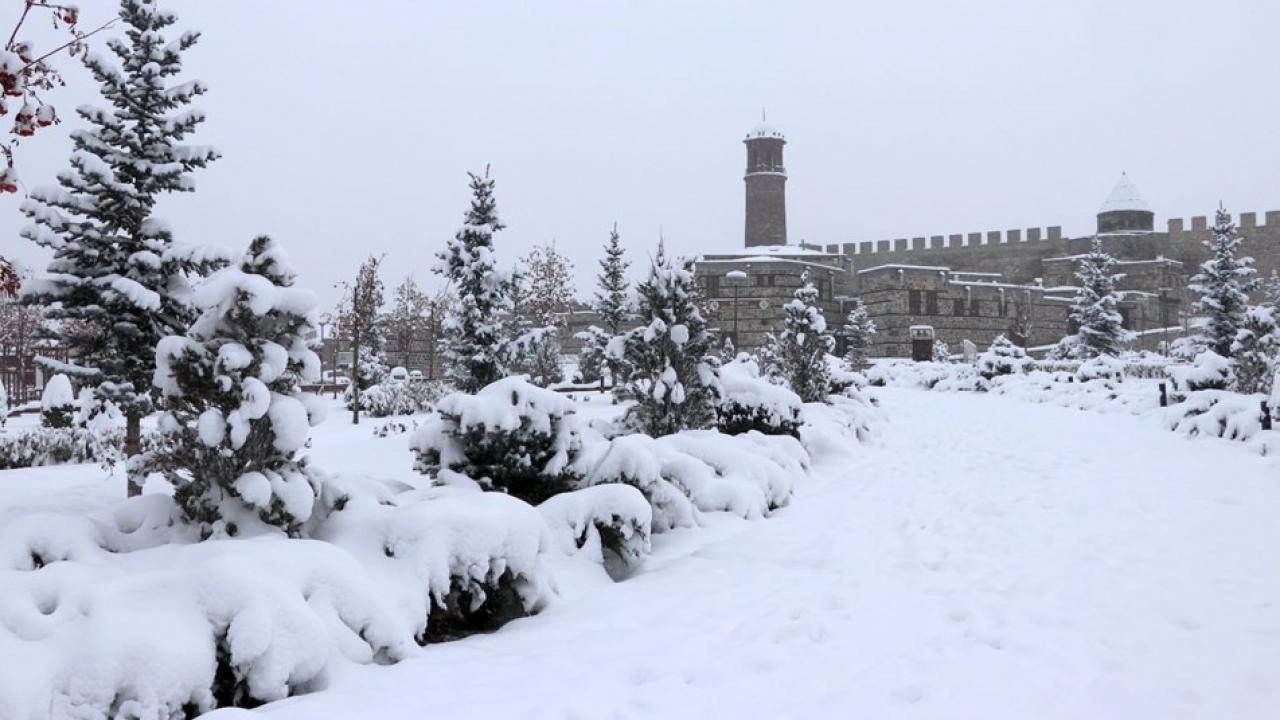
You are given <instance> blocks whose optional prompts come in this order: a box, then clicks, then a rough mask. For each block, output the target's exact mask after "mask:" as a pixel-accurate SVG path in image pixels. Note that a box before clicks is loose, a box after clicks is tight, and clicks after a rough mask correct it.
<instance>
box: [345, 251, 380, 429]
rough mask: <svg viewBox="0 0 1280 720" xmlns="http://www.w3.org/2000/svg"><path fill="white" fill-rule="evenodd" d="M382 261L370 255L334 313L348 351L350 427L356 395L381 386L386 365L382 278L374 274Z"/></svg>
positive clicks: (354, 416) (356, 409)
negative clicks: (384, 356)
mask: <svg viewBox="0 0 1280 720" xmlns="http://www.w3.org/2000/svg"><path fill="white" fill-rule="evenodd" d="M381 265H382V257H381V256H378V257H374V256H373V255H370V256H369V257H368V258H367V259H366V260H365V261H364V262H363V263H361V264H360V269H359V270H358V271H356V281H355V283H352V284H346V295H345V296H344V297H343V299H342V305H341V306H340V308H339V311H338V328H339V332H341V333H343V334H344V335H345V336H346V338H347V342H348V343H349V344H350V347H351V372H352V378H351V385H350V386H349V388H348V392H349V393H350V398H349V399H348V402H347V407H349V408H350V409H351V423H352V424H353V425H358V424H360V409H361V404H360V393H361V392H362V391H364V390H368V389H369V388H371V387H373V386H374V385H377V384H378V383H380V382H382V378H383V377H384V376H385V375H386V368H387V366H386V363H385V362H384V361H383V359H382V327H381V323H380V322H379V312H380V311H381V310H382V303H383V299H384V298H383V288H382V278H380V277H378V270H379V268H380V267H381Z"/></svg>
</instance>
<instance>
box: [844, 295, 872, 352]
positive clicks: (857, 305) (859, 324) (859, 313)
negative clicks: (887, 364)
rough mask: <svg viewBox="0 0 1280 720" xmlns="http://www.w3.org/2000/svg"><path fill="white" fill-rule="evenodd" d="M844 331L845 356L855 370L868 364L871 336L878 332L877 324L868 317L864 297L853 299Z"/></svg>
mask: <svg viewBox="0 0 1280 720" xmlns="http://www.w3.org/2000/svg"><path fill="white" fill-rule="evenodd" d="M843 332H844V337H845V353H844V357H845V359H846V360H848V361H849V365H850V366H851V367H853V369H854V370H860V369H861V368H862V367H864V366H865V365H866V364H867V350H868V349H869V348H870V347H871V336H872V335H875V334H876V324H875V323H874V322H873V321H872V320H871V318H870V317H868V315H867V306H866V305H865V304H864V303H863V302H862V298H854V299H853V308H852V309H850V310H849V314H848V316H847V317H846V318H845V321H844V328H843Z"/></svg>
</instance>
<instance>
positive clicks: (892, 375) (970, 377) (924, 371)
mask: <svg viewBox="0 0 1280 720" xmlns="http://www.w3.org/2000/svg"><path fill="white" fill-rule="evenodd" d="M866 378H867V383H868V384H870V385H871V386H872V387H886V386H887V387H906V388H921V389H924V390H939V391H944V392H954V391H963V390H983V389H986V386H987V382H986V381H985V380H984V379H982V378H981V377H979V375H978V370H977V369H976V368H975V367H974V366H973V365H968V364H965V363H935V362H915V361H913V360H906V359H884V360H878V361H877V362H876V363H875V364H874V365H872V366H871V369H869V370H867V374H866Z"/></svg>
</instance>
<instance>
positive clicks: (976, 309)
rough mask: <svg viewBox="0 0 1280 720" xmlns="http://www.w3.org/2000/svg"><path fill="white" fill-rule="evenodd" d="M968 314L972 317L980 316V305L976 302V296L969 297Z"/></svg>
mask: <svg viewBox="0 0 1280 720" xmlns="http://www.w3.org/2000/svg"><path fill="white" fill-rule="evenodd" d="M969 314H970V315H972V316H974V317H981V316H982V306H980V305H979V304H978V298H976V297H971V298H969Z"/></svg>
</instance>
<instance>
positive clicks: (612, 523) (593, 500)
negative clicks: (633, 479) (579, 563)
mask: <svg viewBox="0 0 1280 720" xmlns="http://www.w3.org/2000/svg"><path fill="white" fill-rule="evenodd" d="M538 511H539V512H541V513H542V516H543V518H544V519H545V520H546V522H547V525H548V527H550V528H551V532H552V534H553V536H554V537H555V538H556V540H557V542H558V543H559V545H560V548H561V549H562V550H563V551H564V552H565V553H566V554H569V555H573V554H576V553H578V552H584V553H590V555H591V557H593V558H594V559H597V560H599V561H600V562H604V561H605V559H606V558H605V554H604V553H605V551H606V550H607V551H609V552H611V553H613V554H614V556H615V557H617V558H618V560H619V561H620V562H621V563H622V564H623V566H624V568H625V569H628V570H629V569H632V568H635V567H637V566H639V564H640V563H641V562H642V561H643V560H644V558H645V557H646V556H647V555H648V554H649V549H650V545H649V534H650V531H651V530H652V526H653V509H652V508H651V507H650V506H649V501H648V500H646V499H645V497H644V495H643V494H641V493H640V491H639V490H637V489H635V488H634V487H631V486H630V485H596V486H594V487H587V488H583V489H581V490H575V491H573V492H567V493H560V494H559V495H556V496H555V497H553V498H550V499H548V500H547V501H545V502H543V503H542V504H541V505H539V506H538Z"/></svg>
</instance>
